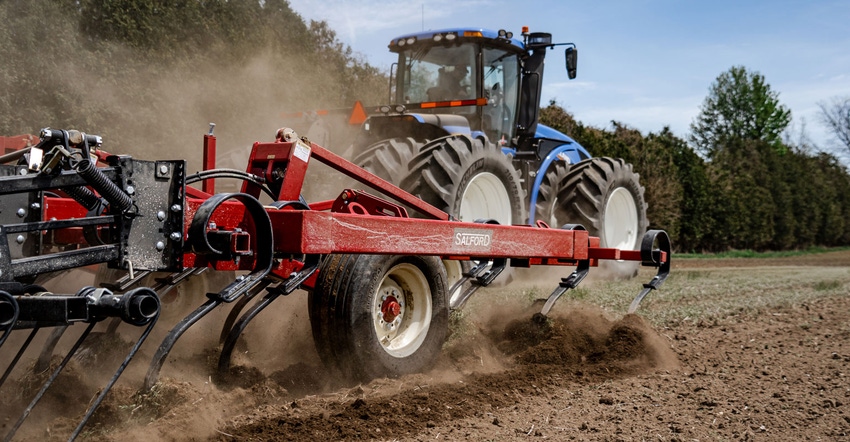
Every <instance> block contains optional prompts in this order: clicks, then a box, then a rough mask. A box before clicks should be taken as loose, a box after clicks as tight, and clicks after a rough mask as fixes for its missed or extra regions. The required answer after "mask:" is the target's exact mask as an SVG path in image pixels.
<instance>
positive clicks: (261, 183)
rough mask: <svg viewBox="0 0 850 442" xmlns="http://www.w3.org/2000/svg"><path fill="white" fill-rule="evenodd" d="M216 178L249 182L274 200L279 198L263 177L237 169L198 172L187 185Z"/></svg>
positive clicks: (190, 176)
mask: <svg viewBox="0 0 850 442" xmlns="http://www.w3.org/2000/svg"><path fill="white" fill-rule="evenodd" d="M215 178H233V179H236V180H242V181H248V182H250V183H252V184H255V185H256V186H257V187H259V188H260V189H261V190H262V191H263V192H264V193H265V194H266V195H268V196H270V197H271V198H272V199H277V196H276V195H275V194H274V193H273V192H272V191H271V190H270V189H269V188H268V187H267V186H266V185H265V184H266V181H265V180H264V179H263V178H262V177H259V176H257V175H254V174H251V173H248V172H244V171H241V170H236V169H211V170H204V171H201V172H197V173H195V174H193V175H189V176H187V177H186V184H192V183H197V182H198V181H204V180H209V179H215Z"/></svg>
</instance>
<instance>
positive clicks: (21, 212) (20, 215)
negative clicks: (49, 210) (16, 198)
mask: <svg viewBox="0 0 850 442" xmlns="http://www.w3.org/2000/svg"><path fill="white" fill-rule="evenodd" d="M15 214H17V215H18V218H23V217H24V216H26V214H27V211H26V210H24V208H23V207H21V208H20V209H18V211H17V212H15Z"/></svg>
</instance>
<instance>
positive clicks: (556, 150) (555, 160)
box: [308, 28, 647, 379]
mask: <svg viewBox="0 0 850 442" xmlns="http://www.w3.org/2000/svg"><path fill="white" fill-rule="evenodd" d="M555 46H558V44H553V43H552V38H551V35H550V34H546V33H527V32H523V34H522V39H521V40H520V39H516V38H513V36H512V35H511V34H510V33H508V32H506V31H498V32H494V31H488V30H483V29H472V28H464V29H448V30H441V31H428V32H421V33H416V34H409V35H404V36H401V37H398V38H395V39H393V40H392V41H391V42H390V46H389V47H390V50H391V51H392V52H395V53H397V54H398V62H397V63H396V64H394V65H393V69H392V70H391V72H390V73H391V75H390V79H391V82H390V84H391V87H390V97H389V98H390V100H389V102H390V104H389V105H385V106H381V108H380V110H379V111H373V112H372V113H371V115H370V116H369V117H368V119H366V121H365V122H364V123H363V124H362V126H360V128H359V129H358V134H357V135H356V137H355V142H354V143H353V145H351V146H350V147H349V149H350V151H349V152H348V153H347V154H346V156H348V157H349V158H353V161H354V162H355V163H357V164H358V165H360V166H362V167H363V168H365V169H367V170H369V171H371V172H373V173H375V174H376V175H378V176H380V177H382V178H384V179H386V180H388V181H390V182H392V183H394V184H396V185H397V186H399V187H401V188H402V189H404V190H407V191H408V192H410V193H412V194H414V195H417V196H419V197H420V198H422V199H423V200H425V201H427V202H429V203H431V204H432V205H434V206H436V207H438V208H440V209H442V210H444V211H446V212H447V213H449V214H450V215H452V216H454V217H455V218H456V219H459V220H462V221H470V222H473V221H479V220H486V222H498V223H500V224H526V223H535V222H536V221H538V220H540V221H544V222H545V223H547V224H548V225H549V226H551V227H555V228H557V227H562V226H564V225H565V224H572V226H569V227H568V228H577V227H576V226H575V225H576V224H581V225H582V226H584V227H585V228H586V229H587V230H589V231H590V233H591V235H593V236H598V237H600V238H601V241H602V246H603V247H616V248H619V249H632V250H634V249H637V248H638V247H639V245H640V244H639V241H641V239H642V237H643V235H644V233H645V231H646V229H647V220H646V203H645V202H644V189H643V187H641V185H640V184H639V182H638V175H637V174H636V173H634V171H633V170H632V166H631V165H630V164H626V163H625V162H624V161H623V160H620V159H612V158H591V156H590V154H589V153H588V152H587V151H586V150H585V149H584V148H583V147H582V146H581V145H579V144H578V143H577V142H575V140H573V139H571V138H570V137H568V136H566V135H564V134H562V133H560V132H558V131H556V130H554V129H552V128H549V127H546V126H544V125H542V124H539V123H538V121H537V120H538V113H539V111H540V94H541V85H542V80H543V61H544V58H545V56H546V51H547V49H551V48H554V47H555ZM564 46H566V52H565V56H566V68H567V73H568V75H569V77H570V78H574V77H575V73H576V54H577V52H576V48H575V45H572V44H564ZM355 109H357V108H355ZM352 115H353V114H352ZM315 133H316V134H318V133H320V131H316V132H315ZM326 133H327V132H326ZM310 138H311V139H313V138H314V136H313V135H310ZM511 264H512V265H522V263H514V262H511ZM623 265H624V266H625V265H628V264H625V263H623ZM504 266H505V263H504V262H500V263H496V262H492V263H490V262H488V263H482V262H476V263H461V262H459V261H453V260H445V261H442V265H440V260H439V258H437V257H417V258H416V259H415V260H413V258H410V257H392V256H390V257H382V256H378V255H375V256H371V255H361V256H350V255H334V256H332V257H331V258H328V259H327V260H326V261H325V262H324V263H323V264H322V269H321V271H320V278H319V281H318V282H317V284H316V287H315V289H314V290H313V291H312V292H311V294H310V297H309V301H308V303H309V310H310V319H311V324H312V328H313V337H314V341H315V343H316V348H317V350H318V352H319V354H320V356H321V357H322V360H324V361H325V362H326V363H327V365H328V367H336V368H337V369H338V370H339V371H340V373H349V374H348V376H350V377H353V378H356V379H370V378H374V377H378V376H384V375H392V376H396V375H401V374H406V373H412V372H418V371H421V370H423V369H426V368H427V367H429V366H431V365H432V364H433V362H434V361H435V360H436V355H438V354H439V352H440V349H441V348H442V345H443V342H444V340H445V337H446V334H447V327H448V311H449V310H453V309H457V308H460V307H461V306H463V304H464V303H465V302H466V299H468V297H469V295H471V293H472V292H473V291H474V289H475V287H470V289H471V290H467V289H466V288H464V285H465V284H467V283H471V284H472V285H476V283H477V286H482V285H486V284H489V282H491V281H492V280H493V278H494V277H495V275H498V273H499V272H500V271H501V270H502V269H504ZM635 269H636V266H635V267H631V266H630V267H629V268H619V269H615V270H617V271H620V272H625V273H627V274H631V273H633V271H634V270H635ZM426 275H431V276H426ZM488 275H492V276H493V278H490V277H489V276H488ZM443 283H444V285H443ZM438 286H439V287H438ZM440 287H442V288H440ZM343 293H348V294H350V296H357V298H356V299H354V298H350V296H344V295H343ZM394 300H404V305H405V306H406V307H405V309H406V310H405V312H406V313H404V314H399V315H398V316H393V317H394V318H395V319H393V320H392V321H390V320H389V319H387V317H386V312H385V306H386V305H387V303H388V302H390V301H394ZM399 304H401V302H400V301H399ZM414 313H415V314H414ZM417 315H418V316H417Z"/></svg>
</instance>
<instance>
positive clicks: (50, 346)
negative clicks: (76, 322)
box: [35, 325, 68, 372]
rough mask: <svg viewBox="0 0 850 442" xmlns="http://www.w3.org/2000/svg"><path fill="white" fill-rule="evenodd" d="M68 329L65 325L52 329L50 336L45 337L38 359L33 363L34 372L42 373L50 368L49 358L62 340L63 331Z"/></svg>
mask: <svg viewBox="0 0 850 442" xmlns="http://www.w3.org/2000/svg"><path fill="white" fill-rule="evenodd" d="M67 329H68V326H67V325H62V326H59V327H56V328H54V329H53V331H52V332H50V336H48V337H47V340H46V341H45V342H44V346H43V347H41V352H40V353H39V354H38V359H37V360H36V361H35V371H37V372H39V371H44V370H47V369H48V368H50V358H52V357H53V350H54V349H55V348H56V344H58V343H59V340H60V339H62V335H63V334H65V330H67Z"/></svg>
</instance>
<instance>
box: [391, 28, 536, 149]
mask: <svg viewBox="0 0 850 442" xmlns="http://www.w3.org/2000/svg"><path fill="white" fill-rule="evenodd" d="M482 43H483V42H480V41H467V42H463V43H460V44H454V45H451V46H446V45H442V44H440V45H428V44H423V45H418V46H411V47H409V48H406V49H404V50H401V51H399V61H398V66H399V69H398V74H397V75H398V77H397V82H396V88H395V90H394V97H395V104H410V103H425V102H433V101H437V102H440V101H454V100H466V99H475V98H486V99H487V104H486V105H484V106H474V105H472V106H470V105H465V106H448V107H437V108H434V109H418V110H417V112H424V113H440V114H447V113H451V114H455V115H462V116H464V117H466V118H467V120H468V121H469V125H470V128H471V129H472V130H474V131H483V132H484V133H485V134H487V137H488V138H489V139H491V140H492V141H494V142H496V141H501V140H505V141H506V142H507V141H509V140H510V139H511V138H512V137H513V128H514V125H515V120H516V115H517V112H516V110H517V101H518V99H519V78H520V72H519V59H518V52H517V51H510V50H507V49H505V48H504V47H489V46H487V45H485V44H482ZM476 60H480V62H481V64H480V65H479V64H478V63H476Z"/></svg>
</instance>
